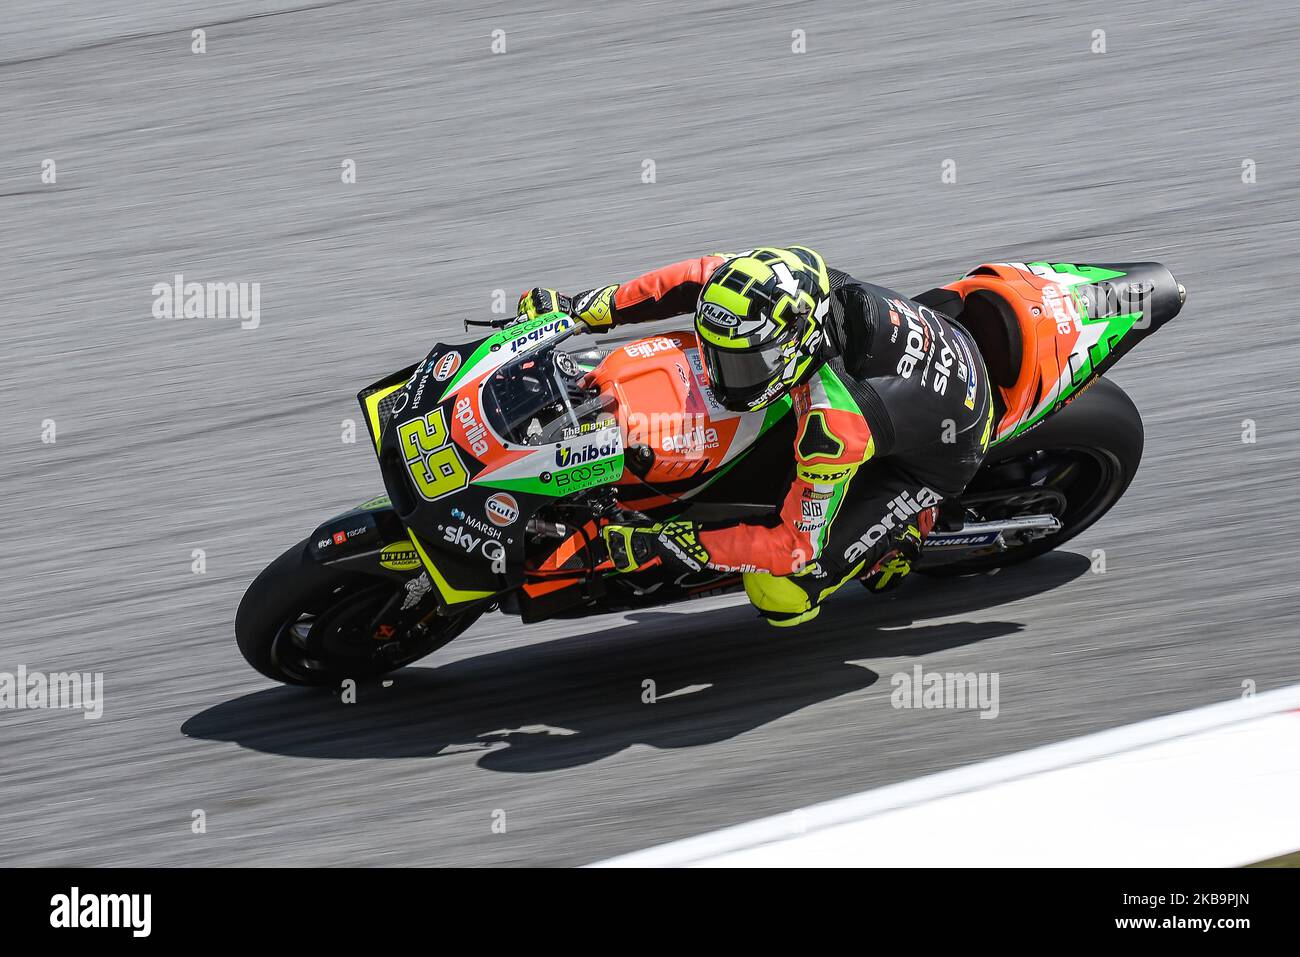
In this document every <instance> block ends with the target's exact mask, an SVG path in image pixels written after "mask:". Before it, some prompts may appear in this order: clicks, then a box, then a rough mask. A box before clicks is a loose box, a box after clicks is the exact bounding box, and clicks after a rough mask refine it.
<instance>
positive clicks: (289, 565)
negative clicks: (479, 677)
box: [235, 541, 481, 687]
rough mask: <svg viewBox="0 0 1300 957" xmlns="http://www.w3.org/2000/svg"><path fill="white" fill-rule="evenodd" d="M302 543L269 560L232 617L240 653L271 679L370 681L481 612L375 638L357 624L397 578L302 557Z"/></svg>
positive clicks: (378, 605) (396, 586) (440, 642)
mask: <svg viewBox="0 0 1300 957" xmlns="http://www.w3.org/2000/svg"><path fill="white" fill-rule="evenodd" d="M307 546H308V542H306V541H302V542H299V543H298V544H297V545H295V546H294V547H293V548H291V549H289V550H288V551H287V552H285V553H284V554H283V555H281V556H280V557H279V558H277V559H276V560H275V561H273V562H272V563H271V564H270V565H268V566H267V567H266V568H265V569H264V570H263V571H262V573H261V574H260V575H258V576H257V578H255V579H254V580H253V583H252V584H251V585H249V586H248V591H247V592H245V593H244V598H243V600H242V601H241V602H240V603H239V611H238V612H237V613H236V615H235V641H236V642H237V643H238V645H239V650H240V652H241V653H242V654H243V656H244V658H245V660H246V661H247V662H248V663H249V664H250V665H252V666H253V667H254V668H256V669H257V670H258V671H259V672H261V673H262V674H263V675H265V676H266V677H268V678H273V679H274V680H276V681H281V682H283V683H285V684H292V685H305V686H315V687H323V686H337V685H338V684H339V683H340V682H341V681H343V680H344V679H346V678H352V679H354V680H357V681H360V680H364V679H368V678H375V677H378V676H379V675H382V674H386V673H387V672H390V671H395V670H396V669H398V668H401V667H403V666H405V665H408V664H410V663H411V662H413V661H416V660H418V659H420V658H423V657H424V656H425V655H428V654H430V653H431V652H433V651H436V650H437V649H438V648H441V647H442V646H443V645H445V644H447V643H448V642H449V641H451V640H452V639H453V638H455V637H456V636H457V635H459V634H460V633H461V632H463V631H464V630H465V629H466V628H468V627H469V626H470V625H471V624H473V623H474V621H475V620H476V619H477V618H478V616H479V615H480V614H481V610H479V609H475V610H471V611H466V612H463V613H461V614H460V615H454V616H447V617H437V618H434V619H433V621H432V623H431V625H430V627H429V628H428V630H427V631H426V632H425V633H424V634H422V635H420V636H418V637H417V636H415V635H409V634H408V635H399V636H397V637H396V638H394V639H393V640H391V641H388V642H383V643H378V642H375V641H374V640H373V639H371V638H370V637H369V636H368V635H367V634H365V633H364V632H363V631H362V629H361V628H360V625H361V623H362V622H364V621H367V620H369V616H371V615H373V614H374V613H375V612H377V611H378V610H379V609H380V608H382V607H383V605H384V604H385V603H386V602H387V601H388V599H389V598H391V597H392V595H393V592H394V591H395V590H397V589H399V588H401V587H402V583H401V582H399V581H397V580H396V579H389V578H378V577H373V576H370V575H362V574H358V573H356V572H348V571H343V570H341V569H337V568H331V567H330V566H328V565H322V564H320V563H318V562H315V561H313V560H312V559H310V558H309V557H308V556H307Z"/></svg>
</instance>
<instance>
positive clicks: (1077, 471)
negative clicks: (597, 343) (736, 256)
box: [235, 261, 1186, 685]
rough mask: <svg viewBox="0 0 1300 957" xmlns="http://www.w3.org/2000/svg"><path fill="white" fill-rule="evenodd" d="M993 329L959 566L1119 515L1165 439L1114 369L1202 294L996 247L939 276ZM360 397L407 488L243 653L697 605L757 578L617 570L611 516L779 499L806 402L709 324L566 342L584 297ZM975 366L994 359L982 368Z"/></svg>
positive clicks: (326, 551) (343, 671) (725, 510)
mask: <svg viewBox="0 0 1300 957" xmlns="http://www.w3.org/2000/svg"><path fill="white" fill-rule="evenodd" d="M914 301H915V302H916V303H917V304H918V305H917V306H915V307H913V306H909V305H907V304H906V303H905V302H904V301H901V300H900V301H899V302H898V303H896V304H897V305H898V306H899V308H900V309H903V310H904V311H905V312H906V311H910V310H912V309H914V308H919V309H920V310H922V311H924V310H935V311H938V312H940V313H943V314H944V315H945V316H947V317H951V319H952V320H953V321H955V322H957V323H959V324H960V325H961V326H962V327H963V328H965V329H966V330H967V331H968V332H969V333H970V336H971V338H972V339H973V340H974V342H975V343H976V344H977V346H978V349H979V352H980V355H981V357H982V358H983V361H984V363H985V366H986V368H987V369H988V373H989V377H990V380H991V382H992V383H993V386H994V389H993V392H994V425H993V428H992V434H991V435H990V436H989V447H988V451H987V454H986V457H985V460H984V462H983V464H982V466H981V468H980V470H979V472H978V473H977V474H976V476H975V477H974V479H973V480H972V481H971V482H970V483H969V485H968V487H967V488H966V490H965V492H964V493H963V494H962V495H961V497H960V498H959V499H954V500H951V501H947V502H945V503H944V505H943V507H942V509H941V511H940V514H939V522H938V524H937V526H936V528H935V530H934V531H933V532H931V534H930V535H928V536H927V537H926V538H925V540H924V542H923V544H922V546H921V553H920V557H919V559H918V561H917V562H916V563H915V565H914V568H915V570H916V571H918V572H921V573H926V574H931V575H959V574H971V573H978V572H987V571H989V570H992V569H995V568H1000V567H1002V566H1006V565H1011V564H1015V563H1018V562H1023V561H1026V560H1028V559H1031V558H1034V557H1035V556H1038V555H1041V554H1043V553H1044V552H1047V551H1050V550H1052V549H1055V548H1058V547H1060V546H1061V545H1063V544H1064V543H1065V542H1067V541H1069V540H1070V539H1071V538H1073V537H1074V536H1076V535H1078V534H1079V533H1080V532H1082V531H1083V530H1084V529H1086V528H1088V527H1089V526H1090V525H1092V524H1093V523H1094V522H1096V521H1097V520H1098V519H1100V518H1101V517H1102V516H1103V515H1104V514H1106V512H1107V511H1109V510H1110V509H1111V508H1112V507H1113V506H1114V505H1115V503H1116V502H1117V501H1118V500H1119V498H1120V496H1121V495H1123V494H1124V491H1125V490H1126V489H1127V488H1128V486H1129V483H1131V482H1132V481H1133V477H1134V474H1135V473H1136V471H1137V468H1138V464H1139V462H1140V461H1141V457H1142V446H1143V428H1142V419H1141V416H1140V415H1139V414H1138V410H1137V408H1136V407H1135V406H1134V404H1133V402H1132V401H1131V400H1130V399H1129V398H1128V396H1127V395H1126V394H1125V393H1124V392H1123V390H1121V389H1120V388H1119V386H1117V385H1115V384H1114V383H1113V382H1111V381H1110V380H1108V379H1106V378H1104V377H1103V373H1104V372H1105V371H1106V370H1107V369H1109V368H1110V367H1111V366H1112V365H1114V363H1115V362H1116V361H1118V360H1119V359H1120V358H1121V357H1122V356H1123V355H1124V354H1125V353H1127V352H1128V351H1129V350H1130V349H1132V348H1133V346H1135V345H1136V344H1137V343H1138V342H1140V341H1142V340H1143V339H1145V338H1146V337H1147V336H1149V335H1151V334H1152V333H1153V332H1155V331H1156V330H1157V329H1159V328H1160V327H1161V326H1162V325H1164V323H1166V322H1168V321H1169V320H1170V319H1172V318H1174V316H1176V315H1177V314H1178V312H1179V310H1180V309H1181V308H1182V305H1183V303H1184V302H1185V301H1186V290H1185V289H1184V287H1183V286H1182V285H1181V284H1180V283H1178V282H1177V281H1176V280H1175V279H1174V277H1173V275H1172V274H1171V273H1170V271H1169V270H1168V269H1166V268H1165V267H1164V266H1162V265H1161V264H1159V263H1154V262H1143V263H1117V264H1074V263H1049V262H1046V261H1043V262H1031V263H988V264H984V265H981V266H979V267H977V268H976V269H974V270H972V271H971V272H969V273H967V274H966V275H965V276H964V277H962V278H961V279H959V280H957V281H956V282H953V283H950V284H948V285H945V286H941V287H939V288H936V289H933V290H930V291H928V292H926V293H922V294H921V295H920V296H918V297H916V299H915V300H914ZM471 325H478V326H486V327H489V328H492V329H493V330H494V331H493V332H492V333H491V334H490V335H488V336H486V337H484V338H480V339H477V340H475V341H471V342H466V343H461V344H448V343H438V344H437V345H435V346H434V347H433V349H432V350H431V351H430V352H429V353H428V355H426V356H425V357H424V358H423V359H422V360H421V361H420V362H418V363H417V364H415V365H412V366H408V367H406V368H404V369H401V370H400V371H397V372H394V373H392V374H391V375H388V376H385V377H384V378H382V379H380V380H379V381H378V382H375V383H374V384H372V385H370V386H368V387H367V388H365V389H363V390H362V391H361V392H360V393H359V394H358V401H359V402H360V404H361V407H362V410H363V412H364V416H365V421H366V424H367V428H368V431H369V434H370V438H371V440H372V442H373V444H374V447H375V451H376V455H377V457H378V462H379V469H380V473H381V475H382V477H383V482H384V487H385V490H386V493H387V494H385V495H382V496H379V497H375V498H371V499H369V500H368V501H365V502H362V503H361V504H360V505H358V506H357V507H356V508H353V509H351V510H349V511H347V512H345V513H343V514H341V515H338V516H336V517H334V518H332V519H330V520H329V521H327V522H325V523H324V524H322V525H320V526H319V527H318V528H317V529H316V530H315V531H314V532H313V533H312V534H311V535H309V536H307V538H306V539H304V540H303V541H301V542H299V543H298V544H297V545H294V546H293V547H292V548H290V549H289V550H288V551H286V552H284V553H283V554H282V555H281V556H280V557H279V558H277V559H276V560H275V561H274V562H272V563H271V564H270V565H269V566H268V567H267V568H266V569H265V570H264V571H263V572H262V573H261V574H260V575H258V576H257V578H256V579H255V580H254V581H253V583H252V584H251V585H250V586H249V588H248V591H247V593H246V594H245V595H244V598H243V600H242V601H241V603H240V606H239V610H238V613H237V615H236V619H235V635H236V639H237V642H238V645H239V649H240V651H241V652H242V653H243V655H244V657H245V658H246V659H247V660H248V662H249V664H251V665H252V666H253V667H254V668H256V669H257V670H258V671H259V672H261V673H262V674H263V675H266V676H267V677H270V678H274V679H276V680H278V681H282V682H285V683H287V684H296V685H337V684H338V683H339V682H340V681H342V680H343V679H345V678H353V679H366V678H373V677H376V676H378V675H381V674H384V673H386V672H389V671H392V670H394V669H396V668H400V667H402V666H404V665H407V664H409V663H411V662H413V661H415V660H417V659H419V658H422V657H424V656H425V655H428V654H430V653H431V652H433V651H435V650H436V649H438V648H440V647H442V646H443V645H445V644H447V643H448V642H450V641H451V640H452V639H454V638H455V637H456V636H457V635H459V634H461V633H462V632H464V631H465V630H466V629H467V628H469V627H470V625H471V624H472V623H473V622H474V621H475V620H477V619H478V618H479V617H480V616H481V615H483V614H484V613H486V612H488V611H492V610H500V611H501V612H503V613H505V614H509V615H514V616H518V617H519V618H520V619H521V620H522V621H523V622H524V623H532V622H537V621H542V620H544V619H554V618H582V617H586V616H589V615H598V614H604V613H607V612H614V611H626V610H631V609H637V608H644V607H648V606H654V605H663V604H667V603H670V602H679V601H685V600H690V599H693V598H699V597H702V596H706V595H716V594H720V593H725V592H729V591H733V590H736V589H739V588H741V587H742V579H741V576H740V575H739V574H736V573H722V572H715V571H712V570H708V569H706V570H704V571H703V572H701V573H696V574H690V575H680V574H676V573H670V572H668V571H666V570H665V569H664V567H663V566H662V565H653V566H652V567H649V568H645V569H641V570H638V571H636V572H633V573H629V574H619V573H617V572H616V571H615V570H614V568H613V565H612V563H611V561H610V560H609V557H608V555H607V554H606V553H605V547H604V544H603V541H602V539H601V537H600V528H601V526H602V525H603V524H605V523H608V522H628V521H659V520H663V519H666V518H670V517H674V516H681V517H686V518H691V519H694V520H697V521H703V522H708V521H721V520H728V519H736V518H746V517H756V516H761V515H766V514H771V512H772V511H773V510H774V509H775V508H776V507H777V505H778V504H779V503H780V502H781V500H782V498H783V497H784V494H785V490H786V488H787V487H788V485H789V481H790V476H791V469H792V461H791V456H790V448H791V445H792V441H793V429H794V418H795V416H794V415H793V414H792V412H791V408H792V406H791V401H790V399H789V398H788V397H787V398H785V399H783V400H782V401H780V402H777V403H775V404H774V405H772V406H770V407H769V408H767V409H766V410H764V411H761V412H755V413H736V412H732V411H729V410H727V409H725V408H723V407H722V406H721V405H720V404H719V403H718V402H717V401H716V400H715V398H714V396H713V394H712V392H711V391H710V389H709V383H708V379H707V376H706V375H705V372H704V368H703V365H702V362H701V359H700V354H699V349H698V344H697V342H696V340H695V336H694V333H693V332H690V331H688V332H676V333H668V334H663V335H652V336H648V337H644V338H640V339H636V340H634V341H631V342H627V343H623V344H619V345H615V346H613V347H608V348H605V349H599V348H590V347H587V348H566V347H569V346H570V343H571V340H572V338H573V336H574V335H575V334H576V333H577V332H579V331H580V330H581V329H583V328H584V327H583V326H582V324H581V323H578V322H576V321H575V320H573V319H571V318H570V317H568V316H566V315H564V314H562V313H552V314H549V315H544V316H540V317H538V318H536V319H532V320H522V319H516V320H505V321H495V322H489V323H470V322H466V329H467V330H468V329H469V328H470V326H471ZM971 378H972V380H973V376H972V377H971Z"/></svg>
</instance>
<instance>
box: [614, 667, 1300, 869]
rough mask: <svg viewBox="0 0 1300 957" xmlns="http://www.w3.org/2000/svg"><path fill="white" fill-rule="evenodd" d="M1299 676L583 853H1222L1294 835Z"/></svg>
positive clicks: (984, 862) (708, 862)
mask: <svg viewBox="0 0 1300 957" xmlns="http://www.w3.org/2000/svg"><path fill="white" fill-rule="evenodd" d="M1296 709H1300V685H1296V686H1293V687H1289V688H1283V689H1280V690H1277V691H1271V692H1267V693H1264V694H1260V695H1256V696H1254V697H1251V698H1244V699H1240V700H1235V701H1229V702H1225V703H1223V704H1216V705H1210V706H1209V707H1205V708H1199V709H1197V710H1195V711H1188V712H1185V713H1182V714H1175V715H1170V716H1168V717H1164V718H1155V719H1152V720H1150V721H1143V722H1140V723H1138V724H1134V725H1129V726H1126V727H1121V728H1115V729H1113V730H1110V731H1103V732H1100V733H1098V734H1092V735H1087V736H1085V737H1082V738H1076V739H1074V740H1071V741H1063V742H1060V743H1058V744H1051V745H1047V746H1045V747H1041V748H1035V749H1033V750H1030V751H1025V752H1022V753H1019V754H1012V755H1008V756H1006V757H1002V758H995V759H993V760H991V761H985V762H982V763H979V764H975V765H971V766H970V767H965V768H958V769H956V770H952V771H944V772H942V773H939V774H934V775H930V776H928V777H924V778H919V779H917V780H915V781H908V782H905V783H902V784H895V785H890V786H888V787H883V788H879V789H877V790H874V791H867V792H865V793H862V794H856V795H851V796H849V797H845V798H840V799H838V800H835V801H828V802H826V803H824V804H817V805H813V806H811V807H807V808H802V809H800V810H796V811H791V812H789V813H787V814H780V815H777V816H775V817H770V818H766V819H763V820H759V821H754V822H752V823H749V824H742V825H739V826H736V827H731V828H726V829H725V830H721V831H716V832H714V833H711V834H704V835H701V836H699V837H695V838H689V839H687V840H684V841H677V842H675V843H672V844H667V845H664V846H662V847H657V848H650V849H649V850H645V851H639V852H636V853H633V854H628V855H625V856H622V857H617V858H613V859H611V860H608V861H603V862H600V863H598V864H597V865H595V866H597V867H672V866H691V865H703V866H826V865H829V866H835V865H863V864H871V865H881V866H909V865H913V866H942V865H947V866H961V865H976V866H1035V865H1039V866H1042V865H1047V866H1051V865H1059V866H1102V865H1113V866H1143V865H1146V866H1160V865H1164V866H1236V865H1240V864H1244V863H1249V862H1250V861H1253V860H1260V859H1263V858H1266V857H1270V856H1274V855H1276V854H1282V853H1287V852H1289V851H1293V850H1297V849H1300V714H1298V713H1296Z"/></svg>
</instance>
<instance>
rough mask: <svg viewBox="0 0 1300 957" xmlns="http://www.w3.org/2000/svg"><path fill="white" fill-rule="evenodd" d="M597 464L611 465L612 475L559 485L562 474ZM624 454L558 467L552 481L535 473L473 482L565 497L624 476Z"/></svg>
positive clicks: (487, 486) (529, 492) (553, 473)
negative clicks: (596, 479)
mask: <svg viewBox="0 0 1300 957" xmlns="http://www.w3.org/2000/svg"><path fill="white" fill-rule="evenodd" d="M597 465H609V466H611V470H610V473H609V475H610V477H609V478H601V479H600V480H599V481H586V482H570V483H569V484H568V485H565V486H564V487H562V488H561V487H560V486H559V485H558V479H559V477H560V476H561V475H567V474H568V473H569V472H573V471H576V470H577V469H582V468H592V467H594V466H597ZM623 469H624V466H623V456H622V455H615V456H613V457H612V458H608V459H597V460H596V461H594V462H584V463H583V464H582V465H577V466H574V467H573V468H570V469H558V470H556V471H554V472H552V473H551V476H552V477H551V481H549V482H543V481H542V480H541V478H539V477H537V476H533V475H529V476H521V477H520V478H509V479H497V480H495V481H493V480H492V479H490V478H487V479H483V480H482V481H476V482H474V483H473V484H474V485H479V486H483V487H485V488H496V489H503V490H505V491H508V492H525V493H528V494H530V495H546V496H549V497H550V498H563V497H564V496H566V495H570V494H572V493H573V492H581V491H583V490H584V489H589V488H595V487H596V486H598V485H612V484H614V483H615V482H617V481H618V480H619V479H621V478H622V477H623Z"/></svg>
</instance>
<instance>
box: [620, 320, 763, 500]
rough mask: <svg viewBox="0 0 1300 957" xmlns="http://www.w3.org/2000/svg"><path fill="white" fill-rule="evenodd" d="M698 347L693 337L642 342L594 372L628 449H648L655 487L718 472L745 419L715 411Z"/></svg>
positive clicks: (649, 477) (631, 478)
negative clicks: (610, 400)
mask: <svg viewBox="0 0 1300 957" xmlns="http://www.w3.org/2000/svg"><path fill="white" fill-rule="evenodd" d="M697 349H698V343H697V342H696V340H695V337H694V335H692V334H690V333H672V334H670V335H664V336H655V337H652V338H647V339H641V340H638V341H636V342H631V343H628V344H627V345H625V346H621V347H619V349H618V350H617V351H615V352H614V353H612V354H611V355H609V356H607V357H606V358H605V360H604V361H603V362H602V363H601V364H600V368H599V369H598V370H597V371H596V373H595V378H596V382H597V384H598V385H599V386H600V388H601V390H602V391H603V392H606V393H608V394H611V395H612V396H613V397H614V399H615V401H616V402H617V403H618V408H619V409H620V410H627V411H626V412H623V411H621V412H620V415H621V421H620V425H621V427H622V429H623V433H624V434H623V442H624V445H625V446H632V445H646V446H649V447H650V448H652V449H653V450H654V453H655V457H654V464H653V465H652V466H651V468H650V470H649V471H648V472H647V473H646V475H645V481H646V482H648V483H650V484H651V485H655V484H657V483H661V482H662V483H668V482H675V481H680V480H683V479H688V478H691V477H692V476H694V475H697V474H698V473H700V472H702V471H704V470H705V469H713V468H717V467H718V466H719V465H721V464H722V463H723V461H724V459H725V457H726V453H727V449H728V448H729V447H730V445H731V442H732V440H733V439H734V438H735V435H736V430H737V428H738V427H739V424H740V418H739V417H738V416H736V415H734V414H730V413H727V412H726V411H725V410H723V409H720V408H713V407H712V406H711V404H710V402H709V401H708V399H707V397H706V396H705V394H704V391H703V386H702V384H701V376H702V374H703V369H702V368H700V369H698V370H697V369H696V368H695V366H696V365H698V361H699V360H698V354H696V353H695V350H697ZM634 479H635V477H634V476H631V475H630V473H629V475H628V478H627V481H629V482H634Z"/></svg>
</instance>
